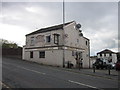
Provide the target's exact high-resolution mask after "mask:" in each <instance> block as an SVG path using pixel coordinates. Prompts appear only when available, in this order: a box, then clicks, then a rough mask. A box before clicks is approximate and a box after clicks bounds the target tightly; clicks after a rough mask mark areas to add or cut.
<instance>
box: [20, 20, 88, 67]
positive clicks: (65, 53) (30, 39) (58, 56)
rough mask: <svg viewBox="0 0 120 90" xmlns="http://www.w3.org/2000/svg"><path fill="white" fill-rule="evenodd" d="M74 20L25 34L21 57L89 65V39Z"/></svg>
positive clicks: (42, 61) (59, 63) (46, 62)
mask: <svg viewBox="0 0 120 90" xmlns="http://www.w3.org/2000/svg"><path fill="white" fill-rule="evenodd" d="M80 28H81V25H80V24H76V22H75V21H72V22H68V23H65V24H60V25H55V26H51V27H47V28H42V29H39V30H37V31H34V32H32V33H29V34H27V35H26V45H25V46H24V47H23V57H22V58H23V59H25V60H29V61H33V62H38V63H42V64H47V65H54V66H61V67H66V65H67V63H68V62H69V63H71V64H72V65H73V67H78V65H79V63H81V65H82V67H83V68H89V65H90V60H89V57H90V46H89V44H90V41H89V39H87V38H86V37H84V36H83V33H82V30H80Z"/></svg>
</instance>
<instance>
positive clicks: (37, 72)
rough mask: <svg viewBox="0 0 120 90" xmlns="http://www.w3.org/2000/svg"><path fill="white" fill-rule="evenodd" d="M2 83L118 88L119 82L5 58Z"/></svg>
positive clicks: (18, 85) (15, 86)
mask: <svg viewBox="0 0 120 90" xmlns="http://www.w3.org/2000/svg"><path fill="white" fill-rule="evenodd" d="M2 82H3V83H5V84H6V85H8V87H10V88H92V89H105V88H118V81H117V80H112V79H107V78H102V77H96V76H91V75H86V74H82V73H74V72H71V71H67V70H64V69H61V68H55V67H50V66H45V65H40V64H36V63H33V62H28V61H23V60H18V59H10V58H3V60H2Z"/></svg>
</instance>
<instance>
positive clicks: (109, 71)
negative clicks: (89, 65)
mask: <svg viewBox="0 0 120 90" xmlns="http://www.w3.org/2000/svg"><path fill="white" fill-rule="evenodd" d="M108 74H109V75H110V65H108Z"/></svg>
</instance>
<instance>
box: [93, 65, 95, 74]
mask: <svg viewBox="0 0 120 90" xmlns="http://www.w3.org/2000/svg"><path fill="white" fill-rule="evenodd" d="M93 72H94V73H95V66H94V65H93Z"/></svg>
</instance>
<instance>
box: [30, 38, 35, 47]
mask: <svg viewBox="0 0 120 90" xmlns="http://www.w3.org/2000/svg"><path fill="white" fill-rule="evenodd" d="M30 45H34V37H31V42H30Z"/></svg>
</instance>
